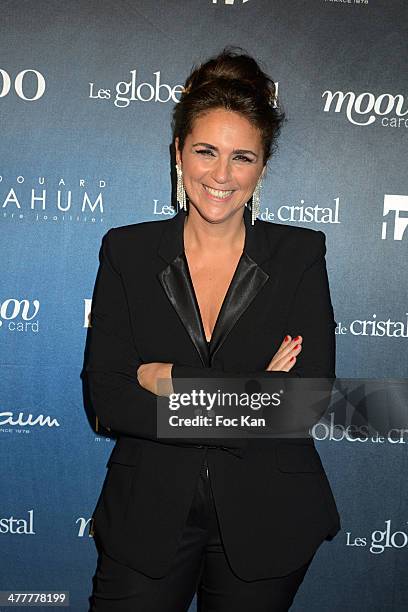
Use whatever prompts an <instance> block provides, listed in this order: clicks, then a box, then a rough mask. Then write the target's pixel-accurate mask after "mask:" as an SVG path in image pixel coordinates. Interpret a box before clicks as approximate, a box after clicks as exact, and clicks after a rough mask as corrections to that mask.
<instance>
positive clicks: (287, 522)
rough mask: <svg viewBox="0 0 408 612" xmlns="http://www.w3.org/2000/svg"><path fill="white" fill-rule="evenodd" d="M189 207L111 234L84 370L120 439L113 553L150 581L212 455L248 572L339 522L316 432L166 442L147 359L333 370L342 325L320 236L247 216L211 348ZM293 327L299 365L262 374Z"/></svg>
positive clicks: (193, 371)
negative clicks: (190, 255)
mask: <svg viewBox="0 0 408 612" xmlns="http://www.w3.org/2000/svg"><path fill="white" fill-rule="evenodd" d="M185 215H186V213H184V211H180V212H179V213H177V214H176V215H175V216H174V217H173V218H171V219H167V220H164V221H150V222H145V223H139V224H135V225H129V226H125V227H119V228H114V229H111V230H110V231H109V232H108V233H107V234H106V235H105V236H104V239H103V242H102V248H101V255H100V262H101V263H100V269H99V272H98V277H97V282H96V286H95V292H94V297H93V302H92V327H91V329H90V337H89V358H88V362H87V366H86V371H87V375H88V378H89V385H90V392H91V398H92V402H93V405H94V409H95V412H96V414H97V416H98V418H99V420H100V422H101V423H102V424H103V425H104V426H106V427H108V428H110V429H111V430H112V432H114V433H116V434H117V435H118V436H119V438H118V441H117V443H116V445H115V448H114V449H113V452H112V455H111V457H110V459H109V462H108V466H109V471H108V474H107V477H106V480H105V483H104V487H103V489H102V493H101V496H100V498H99V500H98V504H97V507H96V510H95V513H94V530H95V533H96V535H97V536H98V537H99V539H100V541H101V542H102V544H103V548H104V549H105V550H106V552H108V554H109V555H110V556H111V557H113V558H114V559H116V560H118V561H120V562H121V563H123V564H125V565H128V566H130V567H131V568H134V569H136V570H138V571H141V572H143V573H145V574H147V575H148V576H151V577H155V578H158V577H161V576H164V575H165V574H166V572H167V571H168V568H169V567H170V564H171V561H172V559H173V558H174V556H175V554H176V550H177V544H178V542H179V540H180V537H181V533H182V530H183V526H184V524H185V521H186V518H187V515H188V512H189V508H190V505H191V503H192V499H193V495H194V491H195V487H196V483H197V480H198V477H199V473H200V467H201V465H202V463H203V460H204V457H205V456H206V458H207V461H208V465H209V470H210V475H211V483H212V487H213V491H214V498H215V502H216V508H217V511H218V515H219V520H220V527H221V533H222V537H223V543H224V546H225V550H226V554H227V556H228V559H229V561H230V564H231V566H232V568H233V570H234V571H235V573H236V574H237V575H238V576H239V577H240V578H243V579H245V580H254V579H259V578H266V577H273V576H282V575H284V574H287V573H289V572H291V571H293V570H295V569H296V568H298V567H300V566H301V565H302V564H304V563H305V562H306V561H307V560H308V559H309V558H310V557H311V556H312V555H313V553H314V552H315V551H316V549H317V547H318V546H319V545H320V544H321V542H322V541H323V540H324V539H326V538H327V537H330V536H334V535H335V534H336V533H337V532H338V531H339V529H340V519H339V515H338V512H337V508H336V504H335V501H334V498H333V496H332V492H331V489H330V485H329V482H328V480H327V478H326V474H325V472H324V468H323V466H322V464H321V461H320V457H319V455H318V453H317V451H316V449H315V447H314V442H313V439H312V438H309V439H298V438H296V439H282V438H280V439H276V438H275V439H251V440H246V439H236V440H227V441H226V440H217V439H210V440H205V441H204V442H206V444H205V443H204V442H203V441H199V440H198V441H197V440H194V439H191V440H170V439H157V436H156V399H157V396H156V395H155V394H153V393H150V392H149V391H146V390H145V389H143V388H142V387H141V386H140V385H139V384H138V382H137V378H136V369H137V367H138V366H139V364H141V363H147V362H156V361H158V362H166V363H173V364H174V366H173V368H172V378H173V383H174V387H175V390H177V379H178V378H189V377H197V378H199V377H222V376H224V377H225V376H228V377H229V376H231V375H234V376H238V377H243V378H245V377H254V376H258V375H259V376H266V377H281V378H282V377H285V376H286V377H289V378H290V377H329V378H333V377H334V376H335V334H334V330H335V327H336V322H335V321H334V318H333V309H332V305H331V301H330V294H329V286H328V279H327V272H326V264H325V252H326V248H325V235H324V234H323V232H319V231H318V232H316V231H313V230H310V229H305V228H300V227H294V226H285V225H279V224H274V223H267V222H264V221H260V220H257V221H256V223H255V225H254V226H251V223H250V213H249V211H248V209H246V208H245V209H244V220H245V226H246V238H245V245H244V252H243V255H242V257H241V259H240V262H239V265H238V267H237V270H236V272H235V275H234V278H233V280H232V282H231V285H230V287H229V290H228V293H227V295H226V298H225V300H224V303H223V306H222V309H221V312H220V315H219V317H218V320H217V323H216V326H215V329H214V332H213V336H212V340H211V344H210V348H209V349H208V347H207V343H206V341H205V335H204V331H203V326H202V321H201V318H200V313H199V309H198V305H197V301H196V297H195V294H194V290H193V286H192V282H191V278H190V276H189V272H188V266H187V264H186V259H185V256H184V245H183V224H184V220H185ZM285 334H291V335H292V336H296V335H297V334H300V335H302V337H303V348H302V351H301V353H300V356H299V357H298V359H297V363H296V366H295V367H294V368H293V369H292V370H291V371H290V372H289V373H283V372H265V368H266V366H267V365H268V363H269V361H270V360H271V358H272V356H273V355H274V353H275V352H276V351H277V349H278V347H279V346H280V344H281V342H282V339H283V337H284V336H285Z"/></svg>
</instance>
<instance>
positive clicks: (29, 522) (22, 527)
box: [0, 510, 35, 535]
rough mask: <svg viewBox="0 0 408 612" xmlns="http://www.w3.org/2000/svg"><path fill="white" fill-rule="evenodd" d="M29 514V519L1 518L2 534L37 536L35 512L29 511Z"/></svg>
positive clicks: (0, 527)
mask: <svg viewBox="0 0 408 612" xmlns="http://www.w3.org/2000/svg"><path fill="white" fill-rule="evenodd" d="M27 514H28V518H15V516H7V517H5V516H3V517H0V534H3V533H8V534H12V535H35V531H34V510H28V511H27Z"/></svg>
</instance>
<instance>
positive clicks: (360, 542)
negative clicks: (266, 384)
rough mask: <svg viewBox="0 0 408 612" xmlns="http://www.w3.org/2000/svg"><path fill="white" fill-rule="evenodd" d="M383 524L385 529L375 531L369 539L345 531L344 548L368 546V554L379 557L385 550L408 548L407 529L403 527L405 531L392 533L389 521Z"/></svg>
mask: <svg viewBox="0 0 408 612" xmlns="http://www.w3.org/2000/svg"><path fill="white" fill-rule="evenodd" d="M384 522H385V529H384V530H380V529H376V530H375V531H373V532H372V533H371V535H370V536H369V538H367V537H364V536H363V537H357V536H355V535H354V534H352V533H351V531H347V532H346V535H347V540H346V546H356V547H366V546H369V552H370V553H372V554H374V555H381V554H382V553H383V552H384V551H385V550H386V549H387V548H393V549H395V548H408V533H407V528H406V527H405V531H402V530H401V531H394V530H393V528H392V526H391V519H388V520H387V521H384ZM407 523H408V521H407Z"/></svg>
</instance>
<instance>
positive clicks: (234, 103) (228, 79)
mask: <svg viewBox="0 0 408 612" xmlns="http://www.w3.org/2000/svg"><path fill="white" fill-rule="evenodd" d="M216 108H225V109H226V110H231V111H235V112H238V113H240V114H241V115H242V116H244V117H245V118H246V119H247V120H248V121H249V122H250V123H251V124H252V125H254V126H255V127H256V128H257V129H259V131H260V132H261V136H262V143H263V152H264V159H263V161H264V164H265V163H266V162H267V160H268V159H269V158H270V157H271V155H272V154H273V153H274V152H275V150H276V148H277V138H278V136H279V133H280V129H281V126H282V123H283V122H284V120H285V113H284V111H283V109H282V108H281V105H280V104H279V102H278V97H277V91H276V86H275V83H274V81H273V80H272V78H270V77H269V76H268V75H267V74H266V73H265V72H264V71H263V70H262V69H261V68H260V66H259V64H258V63H257V62H256V61H255V59H254V58H252V57H251V56H249V55H248V54H247V53H245V52H243V49H242V48H241V47H232V46H227V47H225V48H224V49H223V50H222V51H221V53H219V54H218V55H217V56H215V57H212V58H210V59H209V60H207V61H206V62H204V63H202V64H201V65H199V66H198V67H196V66H194V67H193V70H192V72H191V73H190V75H189V76H188V77H187V79H186V81H185V84H184V91H183V93H182V95H181V98H180V101H179V102H178V103H177V104H176V106H175V108H174V110H173V119H172V128H173V140H174V139H175V138H176V137H178V138H179V147H180V149H182V148H183V146H184V142H185V139H186V137H187V135H188V134H189V133H190V132H191V131H192V128H193V122H194V120H195V119H197V118H198V117H199V116H200V115H201V114H202V113H205V112H208V111H209V110H213V109H216Z"/></svg>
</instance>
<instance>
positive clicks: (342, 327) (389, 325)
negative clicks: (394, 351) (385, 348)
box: [336, 312, 408, 338]
mask: <svg viewBox="0 0 408 612" xmlns="http://www.w3.org/2000/svg"><path fill="white" fill-rule="evenodd" d="M348 333H350V334H352V335H353V336H374V337H377V338H381V337H384V336H385V337H387V338H408V312H406V313H405V319H404V320H402V319H401V320H400V321H393V320H392V319H390V318H388V319H383V320H382V319H377V315H376V314H375V313H374V314H373V315H372V318H371V319H354V321H351V323H348V324H344V323H343V322H341V321H339V322H338V323H337V327H336V334H337V335H339V336H343V335H346V334H348Z"/></svg>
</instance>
